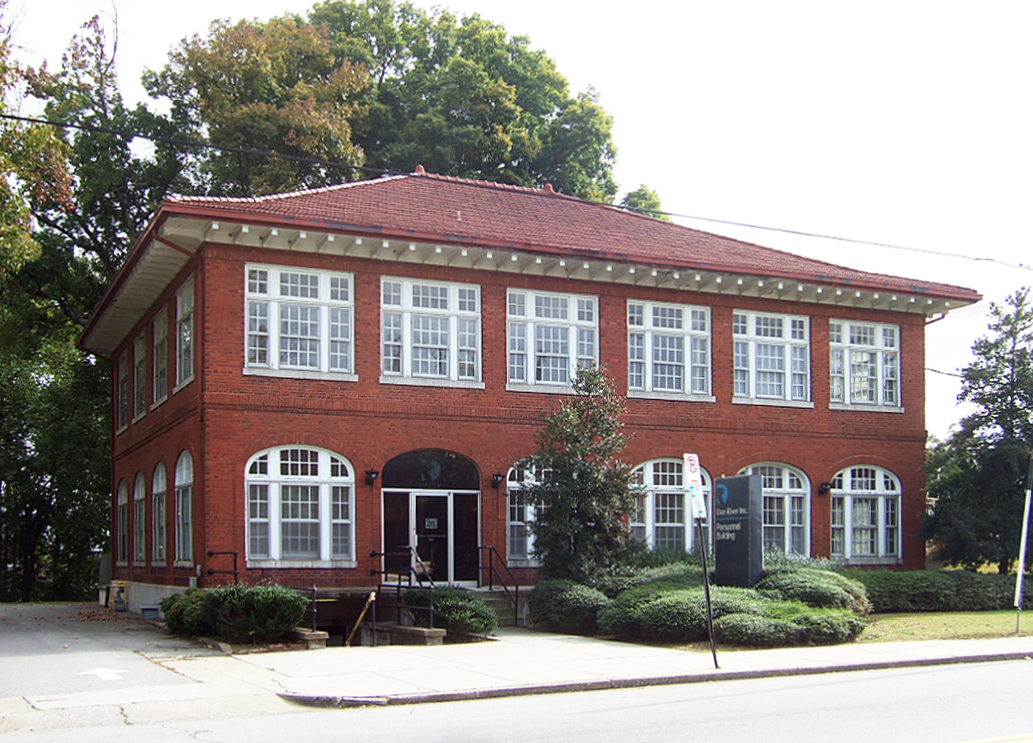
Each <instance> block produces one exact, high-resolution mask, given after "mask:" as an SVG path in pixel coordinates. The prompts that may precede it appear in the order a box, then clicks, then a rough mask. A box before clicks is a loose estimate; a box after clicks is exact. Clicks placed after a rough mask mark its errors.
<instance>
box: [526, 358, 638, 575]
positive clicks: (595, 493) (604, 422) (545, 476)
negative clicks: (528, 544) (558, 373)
mask: <svg viewBox="0 0 1033 743" xmlns="http://www.w3.org/2000/svg"><path fill="white" fill-rule="evenodd" d="M573 387H574V396H573V397H572V398H571V399H569V400H568V401H566V402H565V403H563V404H562V405H561V406H560V408H559V410H557V411H556V412H555V413H553V414H552V415H550V416H548V418H546V420H545V424H544V426H543V427H542V430H541V431H540V432H539V433H538V435H537V444H538V451H537V453H535V454H533V455H532V456H530V457H528V458H527V459H525V460H523V461H522V462H521V463H520V465H519V467H520V468H521V469H522V470H523V471H525V472H529V473H535V476H534V477H533V478H531V479H529V480H527V485H526V487H525V489H524V490H523V491H522V492H523V494H524V495H525V496H526V497H527V499H528V502H530V503H534V504H535V505H536V506H538V516H537V517H536V519H535V520H534V521H533V522H532V523H531V529H532V532H533V534H534V553H535V556H536V557H537V558H538V560H539V563H540V566H541V572H542V575H543V576H544V577H546V578H569V579H572V580H576V581H584V579H585V578H586V577H587V576H589V575H592V574H593V573H597V572H600V571H607V572H608V571H611V570H612V569H613V568H614V567H615V566H619V565H622V564H625V563H626V561H627V558H628V556H629V554H630V551H631V549H632V545H631V541H630V535H629V530H628V514H630V513H631V511H632V510H633V509H634V507H635V504H636V493H635V489H634V486H633V484H632V477H631V468H630V467H628V466H627V465H626V464H624V463H623V462H621V461H620V460H618V459H617V455H618V454H619V453H620V452H621V451H622V450H623V448H624V436H623V435H622V434H621V423H620V420H619V418H620V415H621V413H622V412H623V410H624V400H623V399H622V398H620V397H619V396H618V395H617V394H616V392H615V391H614V388H613V384H612V382H611V381H610V380H609V379H608V378H607V377H606V374H605V372H604V371H603V370H602V369H598V368H596V369H584V368H582V369H579V370H578V374H577V377H576V378H575V379H574V380H573Z"/></svg>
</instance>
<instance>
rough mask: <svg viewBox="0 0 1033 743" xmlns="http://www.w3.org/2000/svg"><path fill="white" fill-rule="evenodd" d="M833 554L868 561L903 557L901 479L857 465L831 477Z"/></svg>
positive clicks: (879, 470) (881, 469)
mask: <svg viewBox="0 0 1033 743" xmlns="http://www.w3.org/2000/svg"><path fill="white" fill-rule="evenodd" d="M831 524H832V545H831V548H832V550H831V551H832V556H833V557H839V558H843V559H845V560H854V561H862V562H863V561H865V560H867V559H873V558H874V559H885V558H897V557H900V480H899V479H897V476H896V475H894V474H893V473H892V472H889V471H888V470H884V469H883V468H882V467H875V466H873V465H857V466H854V467H848V468H847V469H845V470H841V471H840V472H838V473H837V474H836V476H835V477H834V478H833V479H832V521H831Z"/></svg>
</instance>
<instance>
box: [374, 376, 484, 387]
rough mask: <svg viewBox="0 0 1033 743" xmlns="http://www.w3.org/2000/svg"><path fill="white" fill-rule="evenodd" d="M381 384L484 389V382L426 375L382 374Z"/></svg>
mask: <svg viewBox="0 0 1033 743" xmlns="http://www.w3.org/2000/svg"><path fill="white" fill-rule="evenodd" d="M380 383H381V384H400V385H407V386H410V387H458V388H460V389H467V390H483V389H484V382H474V381H472V380H470V381H467V380H460V379H430V378H426V377H391V376H384V375H381V377H380Z"/></svg>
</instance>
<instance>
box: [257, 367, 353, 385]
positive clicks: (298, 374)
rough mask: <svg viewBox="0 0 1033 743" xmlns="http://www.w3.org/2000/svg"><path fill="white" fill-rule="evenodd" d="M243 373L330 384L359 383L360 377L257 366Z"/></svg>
mask: <svg viewBox="0 0 1033 743" xmlns="http://www.w3.org/2000/svg"><path fill="white" fill-rule="evenodd" d="M242 373H243V374H244V376H246V377H280V378H284V379H322V380H326V381H329V382H358V381H359V375H358V374H351V373H349V372H323V371H317V370H315V369H270V368H265V367H257V366H245V367H244V369H243V370H242Z"/></svg>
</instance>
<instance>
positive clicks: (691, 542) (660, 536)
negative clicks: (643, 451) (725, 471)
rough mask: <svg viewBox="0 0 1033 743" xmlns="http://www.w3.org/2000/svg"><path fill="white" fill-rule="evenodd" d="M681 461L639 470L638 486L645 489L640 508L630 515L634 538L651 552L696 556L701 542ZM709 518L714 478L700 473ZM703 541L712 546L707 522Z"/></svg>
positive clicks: (658, 461) (664, 461)
mask: <svg viewBox="0 0 1033 743" xmlns="http://www.w3.org/2000/svg"><path fill="white" fill-rule="evenodd" d="M684 470H685V465H684V462H683V461H682V460H681V459H673V458H671V459H653V460H651V461H648V462H645V463H643V464H641V465H639V466H638V467H636V468H635V470H634V472H633V473H632V477H633V478H634V482H635V484H636V485H638V486H639V488H640V489H641V495H640V496H639V498H638V504H637V507H636V509H635V511H634V512H633V513H631V514H630V525H631V536H632V538H633V539H636V540H638V541H640V542H644V543H645V544H647V545H648V546H649V548H650V549H654V550H669V551H671V552H696V551H698V549H699V544H698V542H699V539H698V533H697V531H698V530H697V529H696V528H695V527H696V523H695V522H694V521H693V519H692V508H691V504H690V503H689V498H688V487H687V486H688V483H686V481H685V474H684ZM700 474H701V475H702V478H703V496H704V498H706V501H707V514H708V515H709V514H710V513H711V512H712V511H713V500H712V498H711V493H712V491H713V489H712V487H711V479H710V474H709V473H708V472H707V471H706V470H704V469H702V468H701V469H700ZM703 539H704V540H705V542H706V543H707V544H708V545H709V544H710V540H711V537H710V524H709V523H708V521H707V520H704V521H703Z"/></svg>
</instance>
